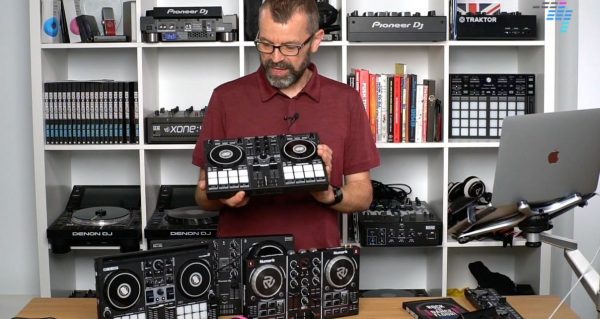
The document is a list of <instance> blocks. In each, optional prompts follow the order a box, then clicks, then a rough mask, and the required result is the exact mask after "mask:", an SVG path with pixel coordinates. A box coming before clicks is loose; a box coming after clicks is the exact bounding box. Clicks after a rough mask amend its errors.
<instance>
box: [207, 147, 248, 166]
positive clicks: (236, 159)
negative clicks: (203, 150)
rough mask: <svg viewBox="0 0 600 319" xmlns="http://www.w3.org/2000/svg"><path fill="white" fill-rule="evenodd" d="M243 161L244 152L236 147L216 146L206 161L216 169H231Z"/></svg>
mask: <svg viewBox="0 0 600 319" xmlns="http://www.w3.org/2000/svg"><path fill="white" fill-rule="evenodd" d="M243 159H244V151H243V150H242V149H241V148H240V147H238V146H236V145H217V146H215V147H214V148H213V149H212V150H210V152H209V153H208V160H209V161H210V162H211V163H213V164H214V165H216V166H218V167H232V166H235V165H238V164H239V163H240V162H241V161H242V160H243Z"/></svg>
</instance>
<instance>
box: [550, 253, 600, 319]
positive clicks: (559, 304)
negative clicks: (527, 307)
mask: <svg viewBox="0 0 600 319" xmlns="http://www.w3.org/2000/svg"><path fill="white" fill-rule="evenodd" d="M598 252H600V245H598V249H597V250H596V253H595V254H594V258H592V260H591V261H590V265H589V266H588V268H587V269H586V270H585V271H584V272H583V273H582V274H581V276H579V278H577V281H575V283H574V284H573V287H571V289H570V290H569V292H567V294H566V295H565V296H564V297H563V299H562V300H561V301H560V302H559V303H558V306H556V308H554V311H552V313H551V314H550V317H548V319H552V318H553V317H554V315H555V314H556V312H557V311H558V309H559V308H560V307H561V306H562V304H563V303H565V301H566V300H567V298H569V296H570V295H571V293H572V292H573V290H575V287H577V284H579V282H580V281H581V279H582V278H583V276H585V275H586V274H587V273H588V271H590V270H591V269H592V265H593V264H594V261H595V260H596V257H598Z"/></svg>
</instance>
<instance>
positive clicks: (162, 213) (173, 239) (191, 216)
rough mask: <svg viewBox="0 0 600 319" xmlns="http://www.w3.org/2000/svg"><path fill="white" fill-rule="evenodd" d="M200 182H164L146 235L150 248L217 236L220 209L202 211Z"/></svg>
mask: <svg viewBox="0 0 600 319" xmlns="http://www.w3.org/2000/svg"><path fill="white" fill-rule="evenodd" d="M195 192H196V185H162V186H161V187H160V191H159V194H158V201H157V203H156V211H155V212H154V214H153V215H152V217H151V218H150V220H149V221H148V225H147V226H146V229H144V235H145V237H146V240H147V241H148V249H153V248H163V247H172V246H179V245H183V244H187V243H192V242H197V239H198V238H214V237H215V236H216V235H217V224H218V220H219V217H218V215H219V213H218V212H210V211H204V210H201V209H200V208H199V207H198V205H197V204H196V200H195V197H194V194H195Z"/></svg>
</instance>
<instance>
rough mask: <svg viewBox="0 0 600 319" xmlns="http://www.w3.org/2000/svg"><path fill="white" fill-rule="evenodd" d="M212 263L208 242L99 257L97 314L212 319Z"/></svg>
mask: <svg viewBox="0 0 600 319" xmlns="http://www.w3.org/2000/svg"><path fill="white" fill-rule="evenodd" d="M214 263H215V259H214V251H213V250H212V249H211V248H209V245H207V244H194V245H185V246H178V247H174V248H164V249H154V250H150V251H141V252H134V253H124V254H120V255H114V256H104V257H98V258H96V259H95V261H94V267H95V271H96V291H97V299H98V302H97V304H98V308H97V311H98V318H105V319H112V318H184V317H185V318H188V317H190V318H207V319H216V318H217V303H216V298H215V285H216V281H215V279H214V278H215V276H214V268H215V267H214Z"/></svg>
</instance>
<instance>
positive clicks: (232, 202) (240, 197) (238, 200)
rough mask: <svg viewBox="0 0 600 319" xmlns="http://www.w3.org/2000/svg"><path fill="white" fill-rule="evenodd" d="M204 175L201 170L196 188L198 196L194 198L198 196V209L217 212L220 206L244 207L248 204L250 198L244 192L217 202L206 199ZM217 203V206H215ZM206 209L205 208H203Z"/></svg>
mask: <svg viewBox="0 0 600 319" xmlns="http://www.w3.org/2000/svg"><path fill="white" fill-rule="evenodd" d="M205 176H206V174H205V172H204V170H201V172H200V179H199V180H198V188H199V189H200V192H197V193H199V194H197V196H196V198H198V195H200V196H199V197H200V199H201V201H200V203H199V204H200V207H203V208H204V209H207V208H208V209H207V210H218V209H219V207H218V206H222V205H227V206H230V207H242V206H245V205H246V204H248V202H249V201H250V197H248V196H246V192H244V191H239V192H237V193H235V195H233V196H231V197H229V198H220V199H219V200H210V199H208V198H207V197H206V177H205ZM217 203H218V204H217ZM205 207H206V208H205Z"/></svg>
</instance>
